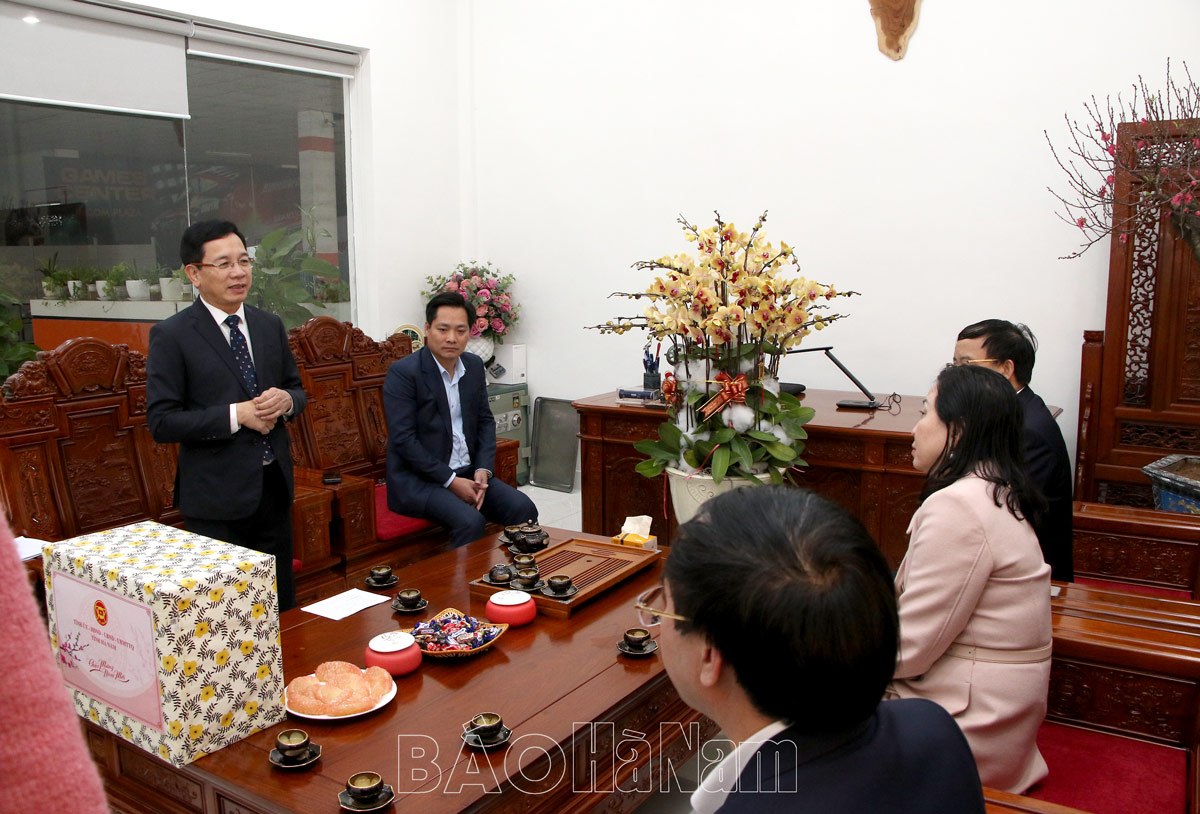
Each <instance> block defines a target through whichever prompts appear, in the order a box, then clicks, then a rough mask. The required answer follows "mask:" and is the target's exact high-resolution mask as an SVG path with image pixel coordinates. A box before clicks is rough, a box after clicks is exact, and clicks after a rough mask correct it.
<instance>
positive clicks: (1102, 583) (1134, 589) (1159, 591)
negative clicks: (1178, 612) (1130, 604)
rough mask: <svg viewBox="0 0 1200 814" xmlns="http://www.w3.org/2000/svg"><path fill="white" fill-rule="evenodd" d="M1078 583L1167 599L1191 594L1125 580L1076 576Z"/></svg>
mask: <svg viewBox="0 0 1200 814" xmlns="http://www.w3.org/2000/svg"><path fill="white" fill-rule="evenodd" d="M1075 581H1076V582H1078V583H1079V584H1080V585H1086V586H1088V587H1089V588H1102V589H1103V590H1105V591H1124V592H1125V593H1130V594H1144V595H1146V596H1162V597H1165V598H1167V599H1191V598H1192V595H1191V594H1190V593H1188V592H1187V591H1175V590H1172V589H1170V588H1152V587H1150V586H1149V585H1130V584H1129V583H1127V582H1109V581H1108V580H1104V579H1085V578H1076V580H1075Z"/></svg>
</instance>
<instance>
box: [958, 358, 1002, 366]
mask: <svg viewBox="0 0 1200 814" xmlns="http://www.w3.org/2000/svg"><path fill="white" fill-rule="evenodd" d="M1003 361H1004V360H1003V359H955V360H954V361H953V362H952V363H951V364H955V365H985V364H993V365H998V364H1000V363H1001V362H1003Z"/></svg>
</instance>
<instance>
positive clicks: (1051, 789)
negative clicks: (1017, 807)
mask: <svg viewBox="0 0 1200 814" xmlns="http://www.w3.org/2000/svg"><path fill="white" fill-rule="evenodd" d="M1037 740H1038V748H1039V749H1041V751H1042V757H1044V758H1045V759H1046V765H1048V766H1049V767H1050V776H1049V777H1047V778H1046V779H1045V780H1043V781H1042V782H1041V783H1038V784H1037V785H1036V786H1034V787H1033V788H1032V789H1030V790H1029V791H1028V792H1026V795H1027V796H1029V797H1033V798H1035V799H1038V800H1045V801H1047V802H1051V803H1058V804H1059V805H1064V806H1070V807H1072V808H1078V809H1081V810H1083V811H1090V812H1094V814H1128V813H1129V812H1131V811H1136V812H1138V814H1185V812H1186V811H1187V753H1186V752H1185V751H1184V750H1183V749H1175V748H1173V747H1170V746H1159V745H1156V744H1151V743H1145V742H1144V741H1135V740H1130V739H1129V738H1122V737H1120V736H1119V735H1107V734H1104V733H1101V732H1092V731H1089V730H1086V729H1076V728H1075V727H1073V726H1064V725H1062V724H1055V723H1049V722H1047V723H1044V724H1042V728H1041V729H1040V730H1039V731H1038V739H1037Z"/></svg>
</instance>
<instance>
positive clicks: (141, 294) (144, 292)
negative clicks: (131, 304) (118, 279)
mask: <svg viewBox="0 0 1200 814" xmlns="http://www.w3.org/2000/svg"><path fill="white" fill-rule="evenodd" d="M125 290H126V291H128V292H129V299H131V300H148V299H150V284H149V283H148V282H146V281H145V280H126V281H125Z"/></svg>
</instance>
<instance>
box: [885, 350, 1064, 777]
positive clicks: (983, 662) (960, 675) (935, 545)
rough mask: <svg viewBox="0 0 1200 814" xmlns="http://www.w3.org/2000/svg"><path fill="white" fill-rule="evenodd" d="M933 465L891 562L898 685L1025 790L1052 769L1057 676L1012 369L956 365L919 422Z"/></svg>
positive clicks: (920, 439)
mask: <svg viewBox="0 0 1200 814" xmlns="http://www.w3.org/2000/svg"><path fill="white" fill-rule="evenodd" d="M912 451H913V453H912V455H913V467H915V468H916V469H917V470H918V471H921V472H924V473H926V478H925V488H924V489H923V490H922V491H921V501H922V502H921V506H920V508H918V509H917V511H916V513H915V514H914V515H913V519H912V523H911V524H910V525H909V539H908V551H907V552H906V553H905V555H904V559H903V560H902V561H901V563H900V569H899V570H898V571H897V572H896V589H897V590H898V591H899V598H898V601H899V605H900V657H899V659H898V660H897V662H896V677H895V679H894V680H893V682H892V688H891V691H892V692H893V693H894V694H895V695H896V696H898V697H900V698H928V699H929V700H931V701H936V702H937V703H939V704H941V705H942V706H943V707H945V708H946V711H947V712H949V713H950V714H951V715H953V716H954V720H955V721H956V722H957V723H958V725H959V726H960V727H961V728H962V731H963V734H964V735H966V736H967V741H968V742H969V743H970V744H971V751H972V753H974V755H975V763H976V765H977V766H978V767H979V777H980V779H981V780H982V781H983V783H984V785H986V786H990V787H991V788H996V789H1002V790H1004V791H1011V792H1014V793H1016V794H1022V793H1024V792H1025V790H1026V789H1028V788H1029V787H1030V786H1031V785H1033V784H1034V783H1036V782H1037V781H1039V780H1041V779H1042V778H1043V777H1045V776H1046V773H1047V769H1046V761H1045V760H1043V759H1042V756H1041V753H1039V752H1038V747H1037V733H1038V728H1039V727H1040V726H1041V724H1042V720H1043V719H1044V718H1045V716H1046V693H1047V690H1048V688H1049V685H1050V648H1051V620H1050V566H1049V565H1047V564H1046V562H1045V561H1044V560H1043V559H1042V552H1041V550H1040V549H1039V548H1038V541H1037V537H1036V536H1035V535H1034V533H1033V528H1032V527H1031V526H1030V523H1029V522H1028V521H1029V520H1030V519H1034V518H1036V517H1037V514H1038V512H1039V511H1041V510H1042V509H1043V508H1044V507H1045V501H1044V500H1043V499H1042V496H1041V495H1040V494H1039V493H1038V491H1037V489H1036V488H1034V486H1033V485H1032V484H1031V482H1030V479H1029V476H1028V474H1027V473H1026V471H1025V466H1024V461H1023V459H1022V451H1021V406H1020V405H1019V404H1018V403H1017V396H1016V393H1014V392H1013V389H1012V387H1010V386H1009V383H1008V382H1007V381H1005V379H1004V377H1003V376H1001V375H999V374H997V373H995V372H993V371H991V370H988V369H986V368H983V367H973V366H971V365H960V366H957V367H955V366H947V367H946V368H944V369H943V370H942V372H941V373H939V374H938V377H937V381H936V382H935V383H934V386H933V387H932V388H931V389H930V391H929V394H928V395H927V396H926V397H925V403H924V405H923V407H922V410H921V420H920V421H918V422H917V425H916V427H914V428H913V445H912Z"/></svg>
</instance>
